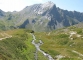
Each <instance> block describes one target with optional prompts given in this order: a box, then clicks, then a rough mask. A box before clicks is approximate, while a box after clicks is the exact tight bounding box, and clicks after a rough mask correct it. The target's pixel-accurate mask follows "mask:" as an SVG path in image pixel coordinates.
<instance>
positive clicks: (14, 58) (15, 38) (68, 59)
mask: <svg viewBox="0 0 83 60" xmlns="http://www.w3.org/2000/svg"><path fill="white" fill-rule="evenodd" d="M30 32H32V31H31V30H26V29H14V30H8V31H0V60H36V59H37V60H48V59H47V58H46V57H45V56H44V55H43V54H42V53H41V52H40V51H37V50H36V48H35V46H34V45H33V44H32V40H33V37H32V35H31V34H30ZM34 35H35V37H36V39H37V40H36V41H35V43H39V41H40V40H41V41H42V42H43V44H42V45H41V46H40V48H41V50H42V51H44V52H45V53H48V54H50V55H51V56H52V57H53V59H54V60H58V59H59V60H83V28H77V27H75V26H71V27H67V28H63V29H57V30H55V31H51V32H35V33H34ZM6 37H8V38H6ZM1 38H5V39H2V40H1ZM36 56H37V57H36Z"/></svg>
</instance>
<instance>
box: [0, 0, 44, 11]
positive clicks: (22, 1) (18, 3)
mask: <svg viewBox="0 0 83 60" xmlns="http://www.w3.org/2000/svg"><path fill="white" fill-rule="evenodd" d="M43 2H44V0H0V9H2V10H3V11H14V10H16V11H20V10H22V9H23V8H25V7H26V6H29V5H33V4H36V3H43Z"/></svg>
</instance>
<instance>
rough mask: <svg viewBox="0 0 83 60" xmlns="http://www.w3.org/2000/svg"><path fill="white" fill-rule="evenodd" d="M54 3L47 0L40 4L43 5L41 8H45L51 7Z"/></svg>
mask: <svg viewBox="0 0 83 60" xmlns="http://www.w3.org/2000/svg"><path fill="white" fill-rule="evenodd" d="M54 5H55V4H54V3H53V2H51V1H48V2H46V3H44V4H43V5H42V7H43V8H46V7H48V8H51V7H53V6H54Z"/></svg>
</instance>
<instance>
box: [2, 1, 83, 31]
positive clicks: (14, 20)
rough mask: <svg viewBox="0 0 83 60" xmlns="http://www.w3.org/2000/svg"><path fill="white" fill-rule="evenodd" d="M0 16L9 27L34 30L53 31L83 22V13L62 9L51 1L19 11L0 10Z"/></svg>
mask: <svg viewBox="0 0 83 60" xmlns="http://www.w3.org/2000/svg"><path fill="white" fill-rule="evenodd" d="M0 17H2V18H0V20H4V21H5V23H7V24H8V26H7V25H6V26H7V27H9V28H12V27H19V28H27V29H32V30H34V31H51V30H54V29H58V28H63V27H67V26H71V25H75V24H78V23H80V22H83V13H80V12H77V11H67V10H63V9H60V8H59V7H56V5H55V4H54V3H53V2H51V1H49V2H46V3H44V4H34V5H31V6H27V7H25V8H24V9H23V10H21V11H19V12H3V11H2V10H0ZM8 20H9V21H8ZM7 27H6V28H7Z"/></svg>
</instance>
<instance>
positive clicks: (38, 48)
mask: <svg viewBox="0 0 83 60" xmlns="http://www.w3.org/2000/svg"><path fill="white" fill-rule="evenodd" d="M31 35H32V37H33V41H32V44H33V45H34V46H35V47H36V50H37V51H39V52H41V53H42V54H43V55H44V56H45V57H47V58H48V60H54V59H53V58H52V57H51V55H49V54H47V53H45V52H44V51H42V50H41V49H40V45H42V44H43V42H42V41H41V40H39V43H35V41H36V38H35V35H34V34H32V33H31ZM37 51H36V54H37ZM37 59H38V58H37V55H36V60H37Z"/></svg>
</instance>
